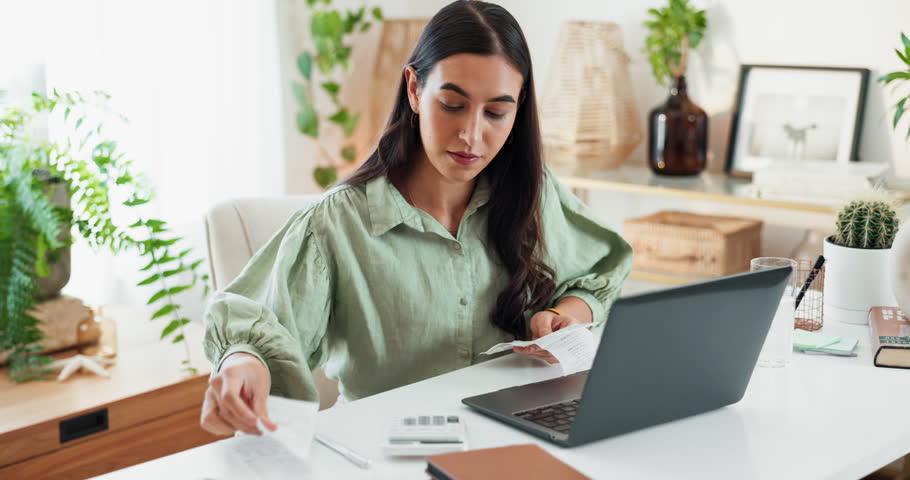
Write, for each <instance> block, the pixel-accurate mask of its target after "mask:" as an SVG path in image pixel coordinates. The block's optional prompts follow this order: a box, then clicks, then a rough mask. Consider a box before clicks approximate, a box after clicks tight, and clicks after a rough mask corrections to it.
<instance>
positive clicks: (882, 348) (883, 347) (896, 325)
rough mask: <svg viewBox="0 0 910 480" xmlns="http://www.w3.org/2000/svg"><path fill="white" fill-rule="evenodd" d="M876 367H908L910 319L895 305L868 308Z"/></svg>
mask: <svg viewBox="0 0 910 480" xmlns="http://www.w3.org/2000/svg"><path fill="white" fill-rule="evenodd" d="M869 332H870V333H871V335H872V354H873V355H874V359H875V360H874V363H875V366H876V367H891V368H910V319H908V318H907V315H906V314H904V312H902V311H901V310H900V309H898V308H897V307H872V308H871V309H869Z"/></svg>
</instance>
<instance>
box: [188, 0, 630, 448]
mask: <svg viewBox="0 0 910 480" xmlns="http://www.w3.org/2000/svg"><path fill="white" fill-rule="evenodd" d="M396 98H397V102H396V103H395V105H394V109H393V112H392V115H391V118H390V120H389V123H388V126H387V128H386V131H385V133H384V134H383V136H382V138H381V139H380V140H379V144H378V146H377V149H376V151H375V152H374V153H373V154H372V155H371V156H370V157H369V159H368V160H367V161H366V163H364V165H363V166H362V167H360V169H359V170H357V171H356V172H355V173H354V175H353V176H352V177H351V178H350V179H348V180H347V181H346V182H345V183H344V184H342V185H340V186H337V187H335V188H332V189H331V190H329V191H328V192H327V193H326V194H325V195H324V197H323V199H322V200H321V201H320V202H319V203H318V204H316V205H315V206H312V207H310V208H307V209H305V210H302V211H299V212H297V213H296V214H295V215H294V216H293V217H292V218H291V219H290V220H289V221H288V223H287V224H286V225H285V226H284V228H283V229H282V230H281V231H280V232H278V233H277V234H276V235H275V236H274V237H273V238H272V239H271V240H270V242H269V243H268V244H267V245H266V246H265V247H263V248H262V250H260V251H259V252H258V253H257V254H256V255H255V256H254V257H253V259H252V260H251V261H250V263H249V265H247V267H246V268H245V269H244V271H243V272H242V273H241V274H240V276H239V277H238V278H237V279H236V280H235V281H234V282H232V283H231V284H230V285H228V286H227V287H226V288H225V289H224V290H223V291H222V292H219V293H218V294H217V295H216V296H215V297H214V299H213V301H212V303H211V304H210V306H209V308H208V310H207V313H206V324H207V329H206V338H205V348H206V353H207V355H208V357H209V358H210V359H211V361H212V362H213V363H214V364H216V365H218V368H217V370H216V371H217V373H216V374H214V375H213V376H212V377H211V380H210V385H209V388H208V391H207V392H206V398H205V404H204V406H203V413H202V426H203V427H204V428H206V429H207V430H209V431H211V432H213V433H216V434H229V433H231V432H233V431H235V430H242V431H244V432H247V433H253V434H255V433H258V430H257V428H256V420H257V418H258V419H261V420H262V421H263V424H264V425H265V426H266V427H267V428H269V429H274V428H275V425H274V424H272V423H271V422H269V421H268V417H267V412H266V409H265V404H266V398H267V396H268V394H269V392H270V391H271V393H273V394H276V395H281V396H286V397H293V398H302V399H310V400H315V399H316V397H317V393H316V389H315V386H314V384H313V380H312V376H311V371H312V369H313V368H317V367H319V366H323V368H324V370H325V372H326V374H327V375H328V376H330V377H332V378H337V379H338V380H339V387H340V390H341V393H342V397H343V398H345V399H348V400H352V399H358V398H362V397H365V396H368V395H372V394H375V393H379V392H382V391H385V390H389V389H392V388H395V387H398V386H401V385H405V384H408V383H413V382H416V381H419V380H423V379H425V378H429V377H432V376H435V375H439V374H442V373H445V372H449V371H452V370H455V369H458V368H462V367H466V366H469V365H471V364H473V363H477V362H480V361H483V360H484V359H486V357H481V356H480V355H479V353H480V352H483V351H485V350H487V349H488V348H489V347H491V346H493V345H494V344H496V343H499V342H508V341H511V340H513V339H515V338H538V337H540V336H543V335H546V334H548V333H551V332H552V331H554V330H558V329H559V328H562V327H565V326H567V325H571V324H577V323H589V322H592V321H593V322H602V321H604V320H605V319H606V316H607V310H608V308H609V306H610V304H611V303H612V301H613V300H614V299H615V298H616V297H617V296H618V295H619V293H620V290H621V288H622V282H623V281H624V280H625V278H626V276H627V275H628V273H629V270H630V265H631V248H630V247H629V245H628V244H627V243H626V242H625V241H623V240H622V239H621V238H620V237H619V236H618V235H616V234H615V233H614V232H612V231H610V230H608V229H607V228H605V227H603V226H601V225H600V224H599V223H598V222H597V221H595V220H594V219H593V217H592V216H591V214H590V213H589V212H588V211H587V209H586V208H585V207H584V206H583V205H582V204H581V203H580V202H579V201H578V200H577V199H576V198H575V197H573V196H572V195H571V194H570V193H569V192H567V191H566V189H565V188H564V187H563V186H562V185H560V184H559V183H558V182H557V181H556V179H554V178H553V177H552V176H551V175H550V174H549V173H548V172H546V171H545V169H544V167H543V162H542V159H541V140H540V132H539V127H538V119H537V105H536V98H535V95H534V80H533V75H532V69H531V57H530V53H529V51H528V47H527V44H526V42H525V38H524V35H523V34H522V32H521V29H520V27H519V26H518V24H517V22H516V21H515V19H514V18H513V17H512V16H511V15H510V14H509V13H508V12H506V11H505V10H504V9H503V8H501V7H499V6H497V5H492V4H489V3H484V2H479V1H456V2H454V3H452V4H450V5H448V6H447V7H445V8H443V9H442V10H441V11H440V12H439V13H437V14H436V15H435V16H434V17H433V18H432V19H431V20H430V22H429V23H428V24H427V26H426V27H425V29H424V32H423V34H422V35H421V37H420V39H419V41H418V43H417V46H416V47H415V49H414V52H413V54H412V56H411V59H410V61H409V62H408V64H407V67H406V69H405V70H404V72H403V75H402V81H401V85H400V87H399V89H398V96H397V97H396ZM548 307H551V308H550V309H547V308H548ZM516 351H518V352H519V353H523V354H526V355H531V356H534V357H537V358H541V359H544V360H546V361H549V362H551V363H552V362H555V359H554V358H553V357H552V356H550V355H549V353H548V352H546V351H536V349H535V347H529V348H527V349H516Z"/></svg>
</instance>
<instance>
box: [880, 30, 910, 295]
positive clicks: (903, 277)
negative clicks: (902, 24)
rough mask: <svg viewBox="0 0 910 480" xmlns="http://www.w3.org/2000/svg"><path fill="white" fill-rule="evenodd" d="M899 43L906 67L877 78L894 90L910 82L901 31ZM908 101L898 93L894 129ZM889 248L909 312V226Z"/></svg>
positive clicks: (909, 46)
mask: <svg viewBox="0 0 910 480" xmlns="http://www.w3.org/2000/svg"><path fill="white" fill-rule="evenodd" d="M901 43H902V44H903V45H902V46H903V47H904V48H903V52H902V51H901V49H895V50H894V53H896V54H897V57H898V58H900V60H901V62H903V64H904V65H905V66H906V69H904V70H897V71H894V72H891V73H887V74H885V75H882V77H881V78H879V79H878V81H879V82H881V83H883V84H885V85H889V84H890V85H892V86H893V87H894V88H895V90H896V89H897V88H898V87H900V86H905V85H908V84H910V38H907V35H905V34H904V33H901ZM908 102H910V93H907V92H906V90H905V91H904V93H903V94H901V95H899V100H898V101H897V103H896V104H895V105H894V122H893V123H892V128H894V129H895V130H896V129H897V124H898V123H899V122H900V121H901V117H903V115H904V112H906V111H907V110H908V109H910V105H908V104H907V103H908ZM904 138H905V139H910V127H908V128H907V136H906V137H904ZM891 250H892V255H893V258H892V260H891V270H892V272H891V287H892V290H894V297H895V299H897V304H898V305H900V307H901V309H902V310H903V311H904V312H907V313H910V228H904V229H901V230H899V231H898V233H897V235H896V236H895V237H894V245H893V246H892V247H891Z"/></svg>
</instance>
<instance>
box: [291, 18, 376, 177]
mask: <svg viewBox="0 0 910 480" xmlns="http://www.w3.org/2000/svg"><path fill="white" fill-rule="evenodd" d="M331 3H332V0H307V6H308V7H309V9H310V12H311V14H312V19H311V20H310V35H311V36H312V38H313V46H314V50H304V51H303V52H301V53H300V54H299V55H298V56H297V70H298V71H299V72H300V74H301V75H302V76H303V83H300V82H294V83H293V84H292V87H293V88H294V96H295V97H296V98H297V103H298V106H299V107H300V111H298V112H297V130H299V131H300V133H302V134H304V135H306V136H307V137H310V138H312V139H313V140H314V143H315V144H316V147H317V149H318V150H319V155H320V157H321V159H320V160H319V161H317V165H316V167H314V169H313V178H314V179H315V180H316V183H317V184H318V185H319V186H320V187H322V188H327V187H328V186H329V185H331V184H333V183H335V181H336V180H337V179H338V165H339V164H342V163H343V162H347V163H354V161H355V160H356V157H357V152H356V151H355V148H354V146H353V145H351V144H350V143H348V142H347V139H349V138H351V136H352V135H353V134H354V130H355V129H356V128H357V123H358V122H359V120H360V114H359V113H352V112H350V111H349V110H348V108H347V107H345V106H344V105H342V104H341V101H340V100H339V95H340V92H341V79H340V78H338V77H340V76H342V75H344V74H347V73H348V72H350V68H351V51H352V48H351V46H350V45H348V44H346V43H345V42H346V41H348V40H349V39H350V37H351V36H352V35H355V34H358V33H363V32H366V31H367V30H369V29H370V27H371V26H372V25H373V24H372V23H370V22H369V21H368V20H367V19H366V7H360V8H359V9H357V10H346V11H344V16H343V17H342V11H340V10H334V9H331V8H329V6H330V4H331ZM371 15H372V18H373V20H375V21H382V19H383V16H382V10H381V9H380V8H379V7H374V8H373V9H372V10H371ZM314 63H315V64H316V71H314V70H313V64H314ZM316 85H318V86H319V90H317V88H316ZM319 91H321V92H322V93H323V95H325V96H327V97H328V99H329V101H330V102H331V105H332V107H331V108H332V113H331V114H329V115H328V117H327V120H328V121H329V122H332V123H334V124H336V125H337V126H338V127H340V128H341V132H342V134H343V135H344V138H345V145H344V146H343V147H342V148H341V152H340V156H341V159H343V160H341V161H340V160H337V159H336V157H335V156H334V155H332V154H331V153H329V151H328V149H327V148H325V146H324V145H323V143H322V141H321V140H323V139H322V138H321V137H320V112H319V109H318V107H317V97H316V94H317V92H319Z"/></svg>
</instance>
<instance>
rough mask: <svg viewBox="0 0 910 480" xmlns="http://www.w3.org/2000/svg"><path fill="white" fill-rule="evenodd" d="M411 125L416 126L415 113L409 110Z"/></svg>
mask: <svg viewBox="0 0 910 480" xmlns="http://www.w3.org/2000/svg"><path fill="white" fill-rule="evenodd" d="M411 127H413V128H417V114H416V113H414V112H411Z"/></svg>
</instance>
